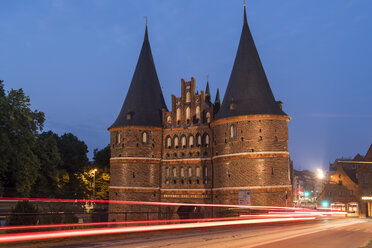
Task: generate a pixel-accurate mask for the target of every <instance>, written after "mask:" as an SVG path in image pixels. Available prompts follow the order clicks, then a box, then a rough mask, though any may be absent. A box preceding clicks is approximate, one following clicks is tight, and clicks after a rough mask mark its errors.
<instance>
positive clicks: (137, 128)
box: [107, 126, 163, 132]
mask: <svg viewBox="0 0 372 248" xmlns="http://www.w3.org/2000/svg"><path fill="white" fill-rule="evenodd" d="M126 129H130V130H144V129H145V130H159V131H161V130H162V129H163V128H162V127H150V126H121V127H110V128H107V130H109V131H110V132H114V131H120V130H126Z"/></svg>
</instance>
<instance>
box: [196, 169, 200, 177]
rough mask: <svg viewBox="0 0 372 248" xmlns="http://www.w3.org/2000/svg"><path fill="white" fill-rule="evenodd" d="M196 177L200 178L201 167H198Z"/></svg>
mask: <svg viewBox="0 0 372 248" xmlns="http://www.w3.org/2000/svg"><path fill="white" fill-rule="evenodd" d="M196 177H200V167H196Z"/></svg>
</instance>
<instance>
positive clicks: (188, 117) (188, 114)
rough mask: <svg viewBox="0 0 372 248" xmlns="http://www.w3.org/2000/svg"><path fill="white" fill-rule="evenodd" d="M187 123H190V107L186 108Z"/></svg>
mask: <svg viewBox="0 0 372 248" xmlns="http://www.w3.org/2000/svg"><path fill="white" fill-rule="evenodd" d="M186 121H187V124H188V123H190V107H187V108H186Z"/></svg>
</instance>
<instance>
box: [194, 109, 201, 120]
mask: <svg viewBox="0 0 372 248" xmlns="http://www.w3.org/2000/svg"><path fill="white" fill-rule="evenodd" d="M195 115H196V119H197V120H200V107H199V106H196V111H195Z"/></svg>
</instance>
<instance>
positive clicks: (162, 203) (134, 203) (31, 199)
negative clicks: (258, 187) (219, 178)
mask: <svg viewBox="0 0 372 248" xmlns="http://www.w3.org/2000/svg"><path fill="white" fill-rule="evenodd" d="M1 200H9V201H41V202H73V203H74V202H75V203H86V202H93V203H110V204H132V205H154V206H195V207H224V208H245V209H265V210H268V209H283V210H299V209H303V208H294V207H279V206H251V205H232V204H211V203H175V202H143V201H117V200H85V199H54V198H21V197H0V201H1Z"/></svg>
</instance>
